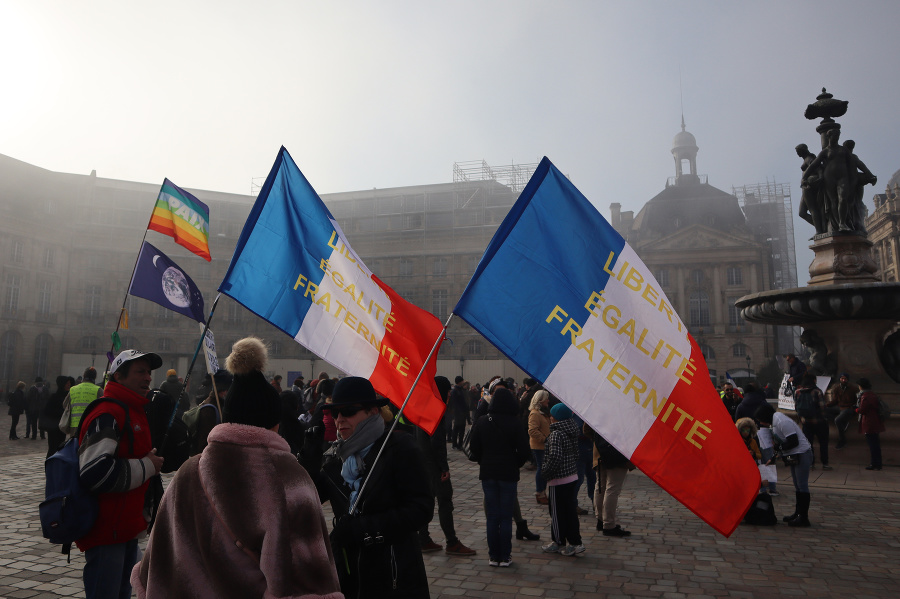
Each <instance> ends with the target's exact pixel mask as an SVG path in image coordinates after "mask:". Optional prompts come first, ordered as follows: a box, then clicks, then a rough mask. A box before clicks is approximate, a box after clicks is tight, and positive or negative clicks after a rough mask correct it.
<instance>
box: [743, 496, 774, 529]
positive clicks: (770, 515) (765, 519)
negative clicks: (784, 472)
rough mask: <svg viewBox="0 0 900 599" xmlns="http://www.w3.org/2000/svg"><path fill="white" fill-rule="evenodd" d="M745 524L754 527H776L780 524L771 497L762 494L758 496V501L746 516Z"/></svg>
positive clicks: (754, 502) (756, 500) (755, 501)
mask: <svg viewBox="0 0 900 599" xmlns="http://www.w3.org/2000/svg"><path fill="white" fill-rule="evenodd" d="M744 524H751V525H754V526H775V525H776V524H778V518H777V517H776V516H775V506H774V505H773V503H772V496H771V495H769V494H768V493H760V494H759V495H757V496H756V499H754V500H753V503H752V504H751V505H750V509H749V510H747V513H746V514H745V515H744Z"/></svg>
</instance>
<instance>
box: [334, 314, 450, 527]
mask: <svg viewBox="0 0 900 599" xmlns="http://www.w3.org/2000/svg"><path fill="white" fill-rule="evenodd" d="M451 320H453V313H452V312H451V313H450V316H449V317H448V318H447V322H445V323H444V328H443V329H441V334H440V335H439V336H438V338H437V339H436V340H435V342H434V345H432V346H431V351H430V352H428V357H427V358H425V361H424V362H423V363H422V368H421V369H419V374H417V375H416V379H415V380H414V381H413V384H412V387H410V388H409V393H407V394H406V399H405V400H403V405H401V406H400V410H399V411H398V412H397V415H396V416H395V417H394V421H393V422H392V423H391V428H390V429H389V430H388V433H387V436H385V438H384V443H382V444H381V447H380V448H379V449H378V454H377V455H376V456H375V461H373V462H372V467H371V468H369V472H368V473H367V474H366V478H365V479H363V482H362V485H361V486H360V487H359V492H358V493H357V494H356V499H355V500H354V501H353V505H351V506H350V512H349V513H350V515H351V516H352V515H353V514H354V513H356V505H357V504H358V503H359V499H360V497H362V494H363V491H365V489H366V484H367V483H368V482H369V477H370V476H371V475H372V472H374V471H375V465H376V464H378V459H379V458H380V457H381V454H382V453H384V448H385V446H387V442H388V439H390V438H391V434H393V432H394V429H395V428H397V423H398V422H400V417H401V416H403V409H404V408H405V407H406V404H407V403H409V398H410V397H412V394H413V390H415V388H416V385H417V384H419V379H420V378H422V373H424V372H425V367H426V366H428V363H429V362H431V356H433V355H434V352H436V351H437V348H438V345H440V343H441V340H442V339H443V338H444V335H445V334H446V333H447V327H449V326H450V321H451ZM444 409H446V407H445V408H444Z"/></svg>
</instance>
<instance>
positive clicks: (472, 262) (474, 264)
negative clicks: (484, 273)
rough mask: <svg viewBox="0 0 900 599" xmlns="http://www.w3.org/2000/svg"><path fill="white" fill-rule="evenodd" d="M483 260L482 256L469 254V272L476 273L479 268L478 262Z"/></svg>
mask: <svg viewBox="0 0 900 599" xmlns="http://www.w3.org/2000/svg"><path fill="white" fill-rule="evenodd" d="M479 262H481V256H469V269H468V270H469V274H470V275H473V274H475V269H476V268H478V263H479Z"/></svg>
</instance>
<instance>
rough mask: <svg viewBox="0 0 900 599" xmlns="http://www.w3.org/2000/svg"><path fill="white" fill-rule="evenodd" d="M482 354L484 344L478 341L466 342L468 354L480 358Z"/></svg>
mask: <svg viewBox="0 0 900 599" xmlns="http://www.w3.org/2000/svg"><path fill="white" fill-rule="evenodd" d="M481 352H482V343H481V341H479V340H478V339H472V340H470V341H466V354H467V355H470V356H480V355H481Z"/></svg>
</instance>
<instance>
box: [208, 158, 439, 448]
mask: <svg viewBox="0 0 900 599" xmlns="http://www.w3.org/2000/svg"><path fill="white" fill-rule="evenodd" d="M219 291H221V292H222V293H224V294H225V295H228V296H229V297H231V298H233V299H235V300H236V301H238V302H240V303H241V304H242V305H244V306H245V307H246V308H247V309H249V310H250V311H252V312H253V313H254V314H256V315H258V316H260V317H261V318H263V319H265V320H266V321H268V322H269V323H271V324H273V325H275V326H276V327H278V328H279V329H281V330H282V331H284V332H285V333H287V334H288V335H290V336H291V337H293V338H294V340H296V341H297V342H298V343H300V344H301V345H303V346H304V347H306V348H308V349H309V350H310V351H312V352H313V353H315V354H317V355H318V356H320V357H321V358H322V359H323V360H326V361H327V362H328V363H330V364H332V365H334V366H336V367H337V368H339V369H340V370H342V371H343V372H345V373H348V374H352V375H354V376H361V377H365V378H368V379H369V380H370V381H371V382H372V385H373V386H374V387H375V390H376V391H378V392H379V393H380V394H381V395H383V396H385V397H387V398H388V399H389V400H390V401H391V402H392V403H394V404H395V405H397V406H400V405H402V404H403V402H404V400H405V399H406V397H407V395H408V394H409V392H410V389H411V388H412V386H413V382H414V381H415V380H416V378H417V376H419V373H420V372H421V373H422V374H421V378H420V379H419V382H418V384H417V385H416V386H415V389H414V390H413V393H412V395H411V396H410V399H409V402H408V403H407V405H406V408H405V409H404V411H403V414H404V416H406V417H407V418H408V419H409V420H410V421H411V422H413V423H414V424H416V425H418V426H420V427H421V428H423V429H424V430H426V431H427V432H428V433H429V434H432V433H433V432H434V429H435V428H436V427H437V424H438V422H440V419H441V417H442V416H443V413H444V408H445V406H444V403H443V402H442V401H441V399H440V394H439V392H438V390H437V387H436V386H435V384H434V376H435V372H436V356H437V351H438V348H439V347H440V342H441V341H442V339H443V335H444V327H443V325H442V323H441V322H440V321H439V320H438V319H437V318H436V317H435V316H433V315H432V314H430V313H429V312H426V311H425V310H422V309H421V308H419V307H417V306H415V305H413V304H411V303H409V302H407V301H406V300H404V299H403V298H402V297H400V296H399V295H397V293H396V292H395V291H394V290H393V289H391V288H390V287H388V286H387V285H386V284H385V283H384V282H383V281H381V280H380V279H378V277H376V276H375V275H374V274H372V272H371V271H370V270H369V269H368V268H367V267H366V265H365V264H364V263H363V261H362V260H361V259H360V257H359V256H358V255H357V254H356V252H354V251H353V248H351V247H350V244H349V243H348V241H347V238H346V237H345V236H344V233H343V231H341V228H340V226H338V224H337V221H336V220H335V219H334V217H333V216H332V215H331V213H330V212H329V210H328V208H327V207H326V206H325V204H324V203H323V202H322V200H321V199H320V198H319V196H318V194H317V193H316V192H315V190H314V189H313V188H312V186H311V185H310V184H309V182H308V181H307V180H306V177H304V176H303V173H301V172H300V169H299V168H297V165H296V164H295V163H294V161H293V159H292V158H291V156H290V154H288V151H287V150H286V149H285V148H284V147H282V148H281V150H280V151H279V153H278V157H277V158H276V160H275V164H274V165H273V166H272V170H271V171H270V172H269V176H268V177H267V178H266V182H265V184H264V185H263V188H262V190H261V191H260V194H259V196H258V197H257V199H256V203H255V204H254V205H253V209H252V210H251V212H250V215H249V216H248V217H247V222H246V224H245V225H244V229H243V231H242V232H241V236H240V238H239V240H238V243H237V247H236V248H235V251H234V256H233V257H232V259H231V264H230V265H229V267H228V272H227V273H226V275H225V279H224V280H223V281H222V284H221V285H220V286H219ZM429 355H431V359H430V360H429V359H428V357H429ZM426 362H427V363H426Z"/></svg>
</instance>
